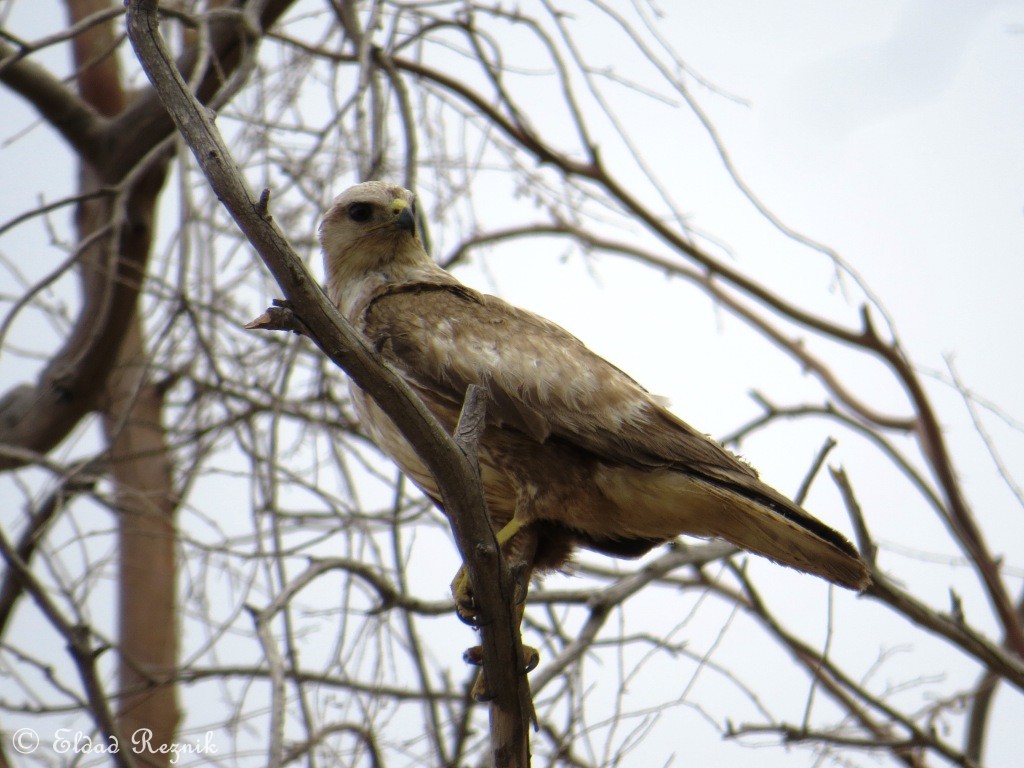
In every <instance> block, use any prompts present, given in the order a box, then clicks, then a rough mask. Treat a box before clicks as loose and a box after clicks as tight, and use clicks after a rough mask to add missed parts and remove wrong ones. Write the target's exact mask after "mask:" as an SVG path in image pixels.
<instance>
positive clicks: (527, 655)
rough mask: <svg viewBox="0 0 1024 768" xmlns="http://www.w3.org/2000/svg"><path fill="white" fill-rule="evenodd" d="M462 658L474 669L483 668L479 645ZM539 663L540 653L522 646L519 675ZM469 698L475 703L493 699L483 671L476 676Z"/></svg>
mask: <svg viewBox="0 0 1024 768" xmlns="http://www.w3.org/2000/svg"><path fill="white" fill-rule="evenodd" d="M462 658H463V659H464V660H465V662H466V663H467V664H472V665H473V666H475V667H483V664H484V649H483V648H481V647H480V646H479V645H474V646H473V647H472V648H467V649H466V652H465V653H463V654H462ZM539 663H540V652H539V651H538V650H537V649H536V648H533V647H531V646H529V645H524V646H523V666H522V671H521V673H520V674H523V675H526V674H529V673H530V672H532V671H533V670H535V669H536V668H537V665H538V664H539ZM470 696H472V697H473V699H474V700H475V701H481V702H482V701H490V700H491V699H493V698H494V694H493V693H491V691H490V689H489V688H488V687H487V678H486V675H485V674H484V670H483V669H481V670H480V674H478V675H477V676H476V680H475V681H474V683H473V688H472V690H471V691H470Z"/></svg>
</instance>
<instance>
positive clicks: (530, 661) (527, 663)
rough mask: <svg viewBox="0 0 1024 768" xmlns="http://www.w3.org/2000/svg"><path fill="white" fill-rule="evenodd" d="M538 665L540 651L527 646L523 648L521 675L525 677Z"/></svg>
mask: <svg viewBox="0 0 1024 768" xmlns="http://www.w3.org/2000/svg"><path fill="white" fill-rule="evenodd" d="M538 664H540V651H538V650H537V649H536V648H531V647H530V646H529V645H524V646H523V674H524V675H527V674H529V673H530V672H533V670H535V669H536V668H537V665H538Z"/></svg>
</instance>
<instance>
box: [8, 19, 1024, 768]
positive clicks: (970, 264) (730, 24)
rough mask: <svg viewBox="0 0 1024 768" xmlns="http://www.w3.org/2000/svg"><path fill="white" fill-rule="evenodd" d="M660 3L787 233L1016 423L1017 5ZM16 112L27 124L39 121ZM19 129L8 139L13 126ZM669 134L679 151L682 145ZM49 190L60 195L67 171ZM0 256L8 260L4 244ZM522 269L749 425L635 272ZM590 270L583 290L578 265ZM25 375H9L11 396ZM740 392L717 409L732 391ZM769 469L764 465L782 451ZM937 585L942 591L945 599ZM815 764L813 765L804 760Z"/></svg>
mask: <svg viewBox="0 0 1024 768" xmlns="http://www.w3.org/2000/svg"><path fill="white" fill-rule="evenodd" d="M25 3H26V0H22V3H21V4H20V5H21V10H22V11H23V10H24V8H25V7H27V6H26V4H25ZM41 5H42V4H39V6H38V7H41ZM662 5H663V11H664V12H665V14H666V15H665V18H664V20H663V24H662V26H661V30H662V33H663V34H664V35H665V36H666V37H667V38H669V39H671V40H672V42H673V44H674V47H675V48H676V49H677V50H678V51H679V52H681V54H682V55H683V56H684V58H685V59H686V61H687V63H688V64H689V65H690V66H692V67H693V68H694V69H695V70H697V71H698V72H700V73H701V74H702V75H704V76H705V77H706V78H707V79H708V80H710V81H711V82H713V83H714V84H715V85H717V86H719V87H721V88H722V89H724V90H725V91H728V92H729V93H731V94H735V95H736V96H738V97H740V98H741V99H743V100H744V101H745V102H746V103H745V105H739V104H736V103H733V102H730V101H728V100H725V99H718V98H703V97H702V99H701V101H702V103H703V104H704V105H705V106H706V108H707V109H708V111H709V113H710V115H711V117H712V119H713V120H714V122H715V124H716V127H717V128H718V130H719V131H720V132H721V135H722V138H723V141H724V143H725V145H726V146H727V147H728V149H729V151H730V153H731V156H732V159H733V161H734V163H735V165H736V167H737V168H738V169H739V172H740V173H741V174H742V176H743V178H744V179H745V181H746V182H747V183H748V184H749V185H750V187H751V188H752V189H753V190H754V191H755V192H756V194H757V195H758V196H759V197H760V199H761V200H763V201H764V203H765V204H766V205H768V206H769V207H770V208H771V209H772V211H773V212H774V213H775V214H777V215H778V216H779V217H780V218H781V219H782V220H783V221H785V222H786V223H787V224H788V225H789V226H791V227H793V228H794V229H797V230H799V231H801V232H803V233H805V234H807V235H809V236H811V237H814V238H815V239H817V240H819V241H821V242H823V243H825V244H827V245H829V246H830V247H832V248H835V249H836V250H838V251H839V252H840V253H841V254H842V256H843V257H844V258H845V260H846V261H847V262H848V263H850V264H852V265H854V267H855V268H856V270H857V271H858V272H859V273H860V274H861V275H862V276H863V277H864V279H865V282H866V283H867V284H868V285H869V286H870V287H871V288H872V289H873V291H874V292H875V293H876V294H877V296H878V297H879V298H880V300H881V302H882V303H883V305H885V306H886V307H887V308H888V310H889V311H890V313H891V315H892V316H893V318H894V320H895V325H896V327H897V328H898V329H899V331H900V333H901V335H902V338H903V340H904V343H905V345H906V346H907V348H908V349H909V350H910V352H911V355H912V356H913V358H914V359H915V361H916V362H917V363H918V364H919V365H920V366H921V367H923V368H925V369H935V370H940V371H941V370H944V367H945V364H944V361H943V356H945V355H955V360H956V364H957V367H958V371H959V373H960V375H961V376H962V377H963V379H964V380H965V382H966V383H967V384H968V385H969V386H970V387H972V388H973V389H975V390H977V391H978V392H979V393H980V394H982V395H983V396H985V397H987V398H989V399H991V400H992V401H994V402H995V403H996V404H998V405H999V406H1001V407H1002V408H1003V409H1004V410H1005V411H1006V412H1007V413H1008V414H1010V415H1011V416H1013V417H1014V418H1016V419H1017V420H1018V422H1020V421H1024V399H1022V397H1021V392H1022V391H1024V340H1022V337H1024V333H1022V329H1024V302H1022V300H1021V290H1022V289H1021V286H1022V285H1024V2H1022V1H1021V0H1005V1H1004V2H997V1H995V0H930V1H929V2H926V1H925V0H905V1H904V2H896V1H893V2H883V1H882V0H857V1H854V0H843V1H835V2H816V1H812V0H804V1H798V0H787V1H785V2H776V3H758V2H751V0H744V1H740V0H725V1H723V2H715V3H698V2H679V3H673V2H664V3H663V4H662ZM15 105H16V102H15V101H13V100H12V98H11V96H10V95H9V94H8V93H7V92H6V91H0V114H10V115H16V114H17V113H15V112H13V111H11V110H14V108H15ZM5 119H6V118H5ZM17 119H18V120H20V122H18V123H17V124H18V125H24V124H26V122H27V120H28V118H27V117H24V116H19V117H17ZM7 125H9V124H5V129H4V131H3V135H4V137H9V136H10V134H11V132H12V130H13V129H11V128H9V127H7ZM37 133H38V132H37ZM663 141H665V146H666V152H667V153H671V152H672V151H673V149H674V148H673V145H672V138H671V137H665V138H664V139H663ZM32 146H33V145H32V144H31V142H30V141H29V142H18V143H16V144H14V145H12V147H11V148H0V168H2V173H3V175H4V177H5V179H7V180H8V183H5V184H4V185H2V187H6V188H7V192H6V193H4V192H3V191H2V189H0V220H5V219H6V218H8V217H9V216H11V215H12V214H13V213H14V212H16V211H20V210H21V209H22V208H23V207H25V205H26V199H25V198H24V196H23V194H22V190H21V189H14V188H13V187H14V186H16V185H12V184H10V179H15V178H28V179H35V178H38V177H39V176H38V175H39V174H41V173H43V172H44V168H43V167H42V166H41V164H40V162H39V161H38V157H39V156H38V155H35V156H33V153H32V152H31V151H28V150H29V148H31V147H32ZM65 172H66V170H65V168H63V167H57V168H55V173H61V174H63V173H65ZM44 185H46V182H45V181H40V187H42V186H44ZM56 187H57V188H58V189H59V190H61V192H66V191H67V189H68V187H67V179H66V177H64V178H63V179H62V180H61V181H60V182H57V184H56ZM336 191H340V190H336ZM54 196H55V195H54ZM701 202H702V204H701V207H700V209H699V211H698V213H697V218H696V220H695V221H694V224H695V225H696V226H698V227H700V228H702V229H705V230H707V231H711V232H714V233H716V234H719V235H722V236H725V237H726V238H727V240H728V244H729V245H730V246H731V247H732V248H733V249H734V250H735V252H736V253H737V259H738V263H739V265H740V266H741V267H742V268H752V269H756V263H753V264H752V263H751V260H756V255H757V254H759V253H761V252H762V251H763V248H764V247H765V246H764V244H763V243H762V242H761V241H760V240H759V233H760V230H759V229H758V228H756V227H754V226H751V227H750V229H749V230H747V229H744V228H742V227H741V228H737V227H736V226H735V221H736V218H735V208H734V205H733V203H731V202H730V203H728V204H726V203H725V202H723V204H722V205H721V206H716V204H715V202H714V201H713V200H705V201H701ZM0 247H3V248H4V249H5V251H6V252H7V253H8V254H10V253H11V244H10V242H9V241H5V242H3V243H0ZM522 272H523V270H522V267H521V264H516V263H505V264H503V263H502V262H501V261H500V260H494V261H493V262H492V263H491V265H490V268H489V272H488V276H487V279H489V280H493V283H492V286H491V287H496V288H500V289H501V292H502V293H503V295H505V296H506V297H507V298H509V299H510V300H512V301H514V302H516V303H519V304H522V305H525V306H529V307H530V308H531V309H535V310H536V311H539V312H541V313H542V314H545V315H548V316H550V317H552V318H553V319H555V320H556V321H558V322H560V323H562V324H563V325H565V326H566V327H567V328H569V329H570V330H571V331H573V332H574V333H577V334H578V335H580V336H581V337H583V338H584V339H585V340H587V341H588V342H590V343H591V344H593V345H594V346H595V347H596V348H598V350H599V351H600V352H601V353H602V354H604V355H605V356H607V357H609V358H610V359H612V360H613V361H614V362H616V363H617V364H619V365H621V366H622V367H623V368H624V369H625V370H627V371H628V372H630V373H631V374H633V375H634V376H636V378H638V379H639V380H640V381H641V382H642V383H644V384H645V385H646V386H648V387H650V388H651V389H652V390H654V391H656V392H659V393H664V394H666V395H669V396H670V397H671V399H672V400H673V401H674V402H675V404H676V408H675V409H676V410H677V412H678V413H679V414H680V415H682V416H683V417H684V418H686V419H687V420H690V421H692V422H694V423H695V424H696V425H697V426H700V427H701V428H704V429H707V430H709V431H715V430H724V429H727V428H729V427H731V426H735V425H736V423H737V422H738V421H739V420H738V419H736V418H734V417H729V416H728V415H722V416H718V415H716V412H715V408H716V405H715V403H713V402H711V397H712V395H713V394H716V393H719V391H720V390H726V394H729V393H727V389H728V388H727V386H724V385H723V381H724V380H725V379H726V378H727V377H720V376H717V375H714V376H709V377H705V378H706V383H702V381H701V380H700V379H701V377H698V376H694V375H693V374H692V372H691V373H689V374H688V375H686V376H684V375H682V372H681V371H680V370H679V369H678V367H674V366H673V365H671V364H667V365H666V364H664V360H665V358H666V355H665V354H664V348H663V346H659V345H658V343H652V345H651V346H644V345H638V344H637V343H636V338H637V334H634V333H632V332H628V331H624V330H623V326H622V318H621V316H617V315H615V314H613V313H608V312H607V311H605V308H606V307H607V306H608V303H609V302H617V303H621V302H622V300H623V299H622V295H623V294H622V290H621V289H622V286H623V285H624V284H628V281H632V280H636V279H638V278H637V275H636V269H635V268H633V267H630V266H628V265H621V264H616V263H614V262H613V261H610V260H609V261H605V262H604V263H603V264H602V268H601V271H600V273H599V276H600V279H601V282H600V283H599V284H594V283H592V282H590V281H589V280H581V281H580V283H578V284H577V289H578V290H577V294H578V295H577V298H578V301H577V302H576V303H574V304H573V305H571V306H562V305H560V304H559V302H560V298H561V296H562V295H563V292H562V290H561V286H557V285H551V286H543V285H537V284H536V282H533V281H528V280H524V279H522ZM472 274H473V273H472V271H469V272H467V275H466V279H467V280H469V277H470V276H471V275H472ZM580 274H581V276H582V277H586V273H585V271H584V270H582V268H581V271H580ZM478 277H479V278H480V279H483V276H482V275H478ZM794 279H798V278H794ZM478 285H479V284H478ZM644 285H645V289H644V290H645V291H648V292H647V293H644V294H643V295H644V297H645V300H644V302H643V305H642V306H635V307H631V309H630V314H631V315H632V316H633V318H634V321H635V322H636V323H637V327H640V326H641V325H642V324H643V323H645V322H648V321H649V322H654V323H659V322H664V321H665V320H664V318H665V317H666V316H667V315H668V314H671V312H672V304H671V302H673V301H677V300H678V299H677V294H674V293H673V292H672V291H671V290H670V289H666V291H665V293H664V294H663V295H662V294H660V293H659V291H660V290H661V289H660V288H658V287H656V286H653V287H652V286H651V285H650V284H649V283H644ZM480 287H484V288H487V287H488V286H487V285H481V286H480ZM666 306H668V309H666ZM651 341H652V342H662V341H663V340H662V339H653V340H651ZM711 342H712V345H713V343H714V338H713V337H712V338H711ZM708 354H709V355H711V354H713V352H709V353H708ZM723 364H724V363H723ZM20 378H22V377H21V376H19V375H18V374H17V373H16V372H12V371H10V370H7V371H4V370H3V368H2V363H0V385H2V386H4V387H6V386H9V385H10V383H11V382H12V381H17V380H18V379H20ZM746 385H747V384H744V386H746ZM702 386H704V387H706V388H705V389H702ZM731 394H732V395H733V398H732V399H729V398H726V400H725V401H724V402H726V403H727V405H726V406H724V407H725V408H730V407H734V406H733V405H731V404H734V403H735V402H736V399H737V397H738V396H739V395H740V393H731ZM939 399H940V402H941V403H943V404H945V405H949V406H950V409H949V410H947V411H944V414H952V415H949V416H947V418H948V419H949V423H950V429H951V430H952V434H954V435H958V436H959V435H964V434H967V433H968V432H969V431H970V430H969V424H968V422H967V421H966V419H965V417H964V416H963V414H962V412H961V413H960V415H956V411H955V407H954V406H955V400H956V399H955V397H952V396H949V397H940V398H939ZM695 408H700V409H701V411H702V412H703V413H704V414H705V416H704V421H703V422H702V421H701V419H700V418H698V415H697V414H695V413H694V412H693V410H694V409H695ZM990 428H991V429H992V430H993V432H994V434H996V435H997V436H998V438H999V439H1000V445H1001V447H1002V448H1003V450H1004V451H1005V457H1004V458H1005V459H1006V460H1007V463H1008V465H1009V466H1011V467H1015V468H1019V467H1021V466H1024V441H1022V439H1021V435H1020V434H1019V433H1018V432H1013V431H1011V430H1009V429H1006V428H1005V427H1004V426H1003V425H1002V424H1001V423H1000V422H999V421H998V420H994V419H993V420H991V422H990ZM765 461H766V462H768V463H769V464H770V461H771V459H770V457H765ZM960 466H961V470H962V471H963V473H964V475H965V477H967V478H968V479H969V480H970V481H972V482H973V485H971V484H970V483H969V487H971V488H973V489H974V490H976V491H978V493H979V496H978V497H976V499H975V501H976V503H977V500H978V498H980V499H982V500H983V503H982V504H981V505H980V506H979V507H978V510H979V516H981V517H985V516H987V515H996V516H1001V518H1002V519H1000V520H999V521H997V522H995V523H993V524H992V528H991V529H992V530H994V531H997V532H998V535H999V536H1000V537H1005V540H1006V541H1007V542H1016V550H1015V551H1016V558H1017V559H1016V561H1015V562H1013V564H1014V565H1015V566H1016V567H1018V568H1019V567H1021V566H1024V560H1022V556H1024V547H1022V546H1021V543H1024V527H1022V521H1021V510H1020V509H1019V507H1014V506H1013V505H1012V504H1010V503H1009V501H1008V499H1007V496H1006V494H1003V493H1000V492H998V491H991V493H990V492H989V486H991V485H992V484H993V483H994V474H993V472H992V470H991V468H990V466H989V465H988V464H986V463H985V456H984V451H983V450H982V448H981V446H980V445H978V444H977V443H973V444H971V445H969V446H968V447H967V449H966V450H965V452H964V454H963V455H962V456H961V464H960ZM780 487H781V488H782V489H783V490H786V487H785V486H784V485H780ZM986 522H987V521H986ZM937 589H938V590H939V591H940V592H944V591H945V586H944V585H943V584H939V585H937ZM1001 704H1002V706H1001V709H1000V714H999V716H998V719H997V720H996V722H995V726H994V729H993V739H992V747H991V750H992V751H991V752H990V755H991V757H992V760H991V765H993V766H999V765H1007V766H1008V765H1014V764H1016V762H1017V761H1019V759H1020V758H1019V724H1020V723H1021V722H1024V703H1022V701H1021V697H1020V695H1019V694H1018V693H1017V692H1013V691H1006V692H1005V694H1004V695H1003V698H1002V700H1001ZM805 762H806V755H805V756H804V759H800V760H797V761H796V762H795V763H793V764H800V765H802V764H805ZM677 764H678V765H688V764H689V763H687V762H686V761H684V760H680V762H678V763H677Z"/></svg>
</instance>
